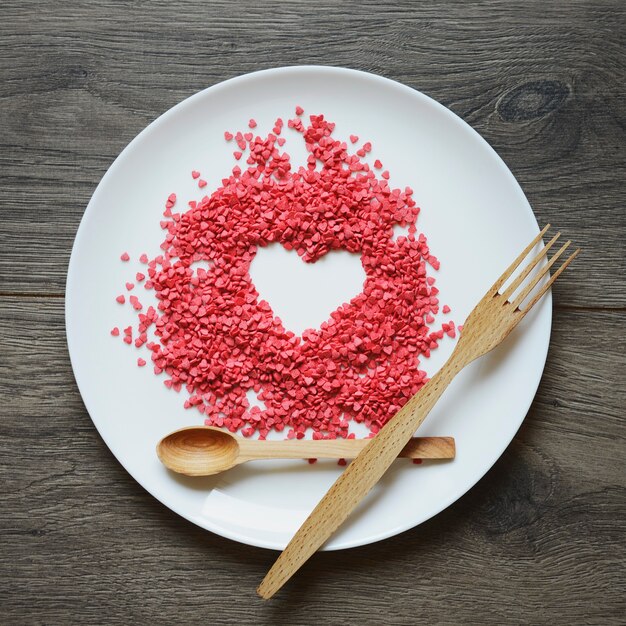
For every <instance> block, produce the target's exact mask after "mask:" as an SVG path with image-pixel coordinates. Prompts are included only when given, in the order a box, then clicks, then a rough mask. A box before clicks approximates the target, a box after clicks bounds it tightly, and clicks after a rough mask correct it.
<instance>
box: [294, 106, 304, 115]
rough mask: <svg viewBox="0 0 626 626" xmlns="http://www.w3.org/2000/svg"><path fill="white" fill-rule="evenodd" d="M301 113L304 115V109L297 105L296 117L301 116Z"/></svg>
mask: <svg viewBox="0 0 626 626" xmlns="http://www.w3.org/2000/svg"><path fill="white" fill-rule="evenodd" d="M303 113H304V109H303V108H302V107H301V106H300V105H298V106H297V107H296V115H302V114H303Z"/></svg>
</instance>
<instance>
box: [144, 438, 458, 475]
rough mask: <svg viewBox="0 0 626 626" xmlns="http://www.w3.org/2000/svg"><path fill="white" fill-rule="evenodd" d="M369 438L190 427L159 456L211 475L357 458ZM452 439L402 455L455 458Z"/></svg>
mask: <svg viewBox="0 0 626 626" xmlns="http://www.w3.org/2000/svg"><path fill="white" fill-rule="evenodd" d="M369 441H370V440H369V439H342V440H339V439H333V440H318V441H311V440H304V439H294V440H287V441H255V440H251V439H244V438H243V437H238V436H236V435H233V434H231V433H229V432H227V431H224V430H221V429H220V428H213V427H211V426H189V427H187V428H181V429H180V430H176V431H174V432H173V433H170V434H169V435H167V437H163V439H161V441H160V442H159V444H158V445H157V449H156V451H157V455H158V456H159V459H161V462H162V463H163V465H165V467H167V468H168V469H171V470H172V471H173V472H178V473H179V474H186V475H187V476H210V475H211V474H217V473H219V472H223V471H225V470H227V469H230V468H231V467H234V466H235V465H239V464H240V463H245V462H246V461H254V460H261V459H340V458H344V459H353V458H355V457H356V456H357V455H358V454H359V452H361V450H363V448H364V447H365V446H366V444H367V443H369ZM455 452H456V450H455V445H454V438H452V437H414V438H413V439H411V440H410V441H409V443H407V445H406V446H405V447H404V448H403V449H402V451H401V452H400V454H399V455H398V456H401V457H406V458H409V459H453V458H454V455H455Z"/></svg>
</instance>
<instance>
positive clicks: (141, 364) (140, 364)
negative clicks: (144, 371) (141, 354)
mask: <svg viewBox="0 0 626 626" xmlns="http://www.w3.org/2000/svg"><path fill="white" fill-rule="evenodd" d="M145 364H146V362H145V360H144V359H142V358H139V359H137V365H138V366H139V367H143V366H144V365H145Z"/></svg>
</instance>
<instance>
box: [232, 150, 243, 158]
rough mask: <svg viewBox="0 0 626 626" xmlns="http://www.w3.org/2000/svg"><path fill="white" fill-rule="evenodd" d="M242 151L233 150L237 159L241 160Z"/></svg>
mask: <svg viewBox="0 0 626 626" xmlns="http://www.w3.org/2000/svg"><path fill="white" fill-rule="evenodd" d="M242 154H243V153H242V152H240V151H239V150H235V152H233V155H234V156H235V158H236V159H237V161H239V159H240V158H241V156H242Z"/></svg>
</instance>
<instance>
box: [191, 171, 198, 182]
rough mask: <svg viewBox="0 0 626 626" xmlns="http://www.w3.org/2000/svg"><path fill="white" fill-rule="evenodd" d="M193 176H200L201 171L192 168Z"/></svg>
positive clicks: (194, 177)
mask: <svg viewBox="0 0 626 626" xmlns="http://www.w3.org/2000/svg"><path fill="white" fill-rule="evenodd" d="M191 178H193V179H194V180H195V179H196V178H200V172H199V171H198V170H191Z"/></svg>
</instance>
